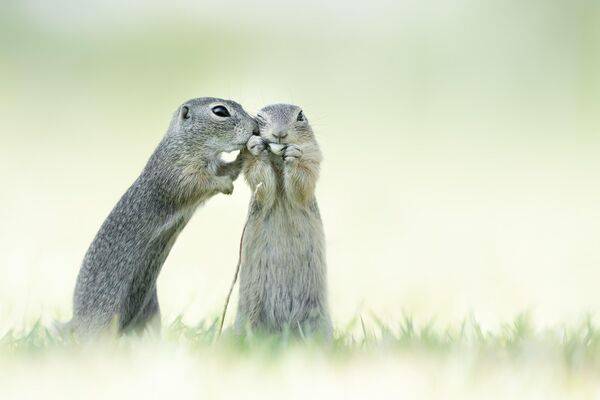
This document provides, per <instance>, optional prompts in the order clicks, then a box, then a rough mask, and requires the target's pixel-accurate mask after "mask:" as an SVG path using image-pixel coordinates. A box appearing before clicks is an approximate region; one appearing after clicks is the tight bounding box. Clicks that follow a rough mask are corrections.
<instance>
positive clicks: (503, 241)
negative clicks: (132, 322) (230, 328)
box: [0, 0, 600, 331]
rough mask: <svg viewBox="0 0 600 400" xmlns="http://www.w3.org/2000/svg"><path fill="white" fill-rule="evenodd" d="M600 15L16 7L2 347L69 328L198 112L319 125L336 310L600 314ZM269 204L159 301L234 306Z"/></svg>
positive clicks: (186, 307) (429, 4)
mask: <svg viewBox="0 0 600 400" xmlns="http://www.w3.org/2000/svg"><path fill="white" fill-rule="evenodd" d="M599 13H600V7H599V6H598V3H597V2H594V1H586V0H578V1H572V0H555V1H552V2H548V1H542V0H534V1H528V2H525V3H524V2H522V1H517V0H495V1H487V2H484V3H482V2H480V1H476V0H457V1H452V2H437V1H400V2H392V1H384V0H380V1H373V2H368V4H367V3H366V2H365V3H364V4H362V5H357V4H349V3H347V2H343V1H334V2H328V3H327V4H322V2H320V1H311V0H309V1H304V2H302V3H285V2H279V1H263V2H258V3H252V4H251V3H247V2H242V1H233V0H232V1H222V2H186V1H171V2H168V3H166V2H143V3H141V2H140V3H139V4H133V3H130V2H120V1H117V0H113V1H88V2H85V3H82V2H77V1H69V0H61V1H55V2H46V1H41V0H25V1H8V2H6V0H5V1H4V2H3V3H2V12H1V13H0V26H1V28H0V29H1V33H2V34H1V35H0V88H1V89H0V90H1V92H0V103H1V104H0V113H1V114H0V132H1V134H2V142H1V146H0V152H1V153H0V160H1V161H0V162H1V165H2V166H1V168H0V181H1V182H2V189H1V190H0V204H2V207H1V208H0V221H1V223H0V238H1V240H0V331H3V330H6V329H7V327H8V326H19V325H27V324H29V323H31V322H32V321H33V320H35V319H36V318H38V317H39V316H43V317H44V318H61V319H68V318H69V317H70V312H71V294H72V289H73V286H74V282H75V278H76V275H77V272H78V268H79V264H80V261H81V259H82V257H83V254H84V252H85V250H86V248H87V246H88V245H89V243H90V242H91V240H92V238H93V236H94V234H95V232H96V231H97V229H98V227H99V226H100V224H101V223H102V221H103V219H104V218H105V217H106V215H107V214H108V212H109V211H110V209H111V208H112V207H113V205H114V204H115V203H116V201H117V199H118V198H119V196H120V195H121V194H122V193H123V192H124V191H125V189H126V188H127V187H128V185H129V184H130V183H131V182H132V181H133V180H134V178H135V177H136V176H137V174H138V173H139V172H140V170H141V168H142V167H143V165H144V163H145V161H146V159H147V158H148V156H149V155H150V153H151V152H152V150H153V149H154V147H155V146H156V144H157V143H158V141H159V140H160V138H161V136H162V134H163V133H164V131H165V129H166V127H167V124H168V122H169V118H170V115H171V113H172V111H173V110H174V109H175V108H176V107H177V106H178V105H179V104H180V103H181V102H183V101H184V100H186V99H188V98H191V97H198V96H209V95H210V96H218V97H225V98H231V99H235V100H237V101H239V102H240V103H242V104H243V105H244V106H245V107H246V109H247V110H249V111H250V112H255V111H256V110H257V109H258V108H260V107H261V106H263V105H265V104H268V103H273V102H291V103H296V104H299V105H302V106H303V107H304V109H305V112H306V114H307V116H308V118H309V120H310V121H311V122H312V124H313V126H314V128H315V131H316V134H317V136H318V138H319V140H320V143H321V146H322V148H323V152H324V154H325V162H324V164H323V173H322V178H321V180H320V183H319V185H318V199H319V202H320V205H321V208H322V214H323V219H324V224H325V230H326V234H327V246H328V260H329V286H330V292H331V309H332V312H333V317H334V319H335V321H336V322H337V323H338V324H343V323H344V322H345V321H347V320H349V319H350V318H351V317H352V316H354V315H356V313H357V312H363V313H367V312H369V311H373V312H374V313H376V314H378V315H380V316H381V317H382V318H385V319H398V318H400V317H401V316H402V315H403V314H410V315H413V316H414V317H415V318H418V319H423V320H429V319H432V318H434V319H436V320H442V321H446V320H447V321H457V320H458V319H460V318H463V317H465V316H467V315H469V314H472V315H474V316H475V317H476V318H477V319H478V320H480V321H481V322H482V323H484V324H491V325H494V324H497V323H498V322H500V321H504V320H506V319H507V318H512V317H513V316H514V315H515V314H517V313H520V312H523V311H529V312H530V313H531V314H532V315H533V316H534V317H535V318H536V320H537V321H541V322H542V323H556V322H558V321H565V320H568V319H571V318H577V317H579V316H581V315H582V314H585V313H588V312H591V313H595V312H597V311H598V310H600V294H599V292H598V284H599V281H600V246H599V245H600V180H599V178H600V157H599V154H600V153H599V150H600V117H599V114H598V112H599V111H600V107H599V104H600V73H599V71H600V14H599ZM249 195H250V193H249V190H248V188H247V186H246V184H245V183H244V182H243V180H239V181H238V182H237V183H236V190H235V193H234V195H233V196H232V197H225V196H217V197H215V198H213V199H212V200H210V201H209V202H208V204H206V206H205V207H204V208H202V209H200V210H199V211H198V212H197V214H196V215H195V217H194V218H193V219H192V221H191V222H190V224H189V226H188V227H187V229H186V230H185V231H184V232H183V234H182V235H181V237H180V239H179V240H178V242H177V243H176V245H175V247H174V248H173V250H172V253H171V256H170V257H169V259H168V260H167V262H166V265H165V266H164V269H163V272H162V274H161V276H160V279H159V282H158V288H159V298H160V301H161V304H162V310H163V315H164V317H165V321H166V322H167V323H168V322H169V321H170V320H172V319H173V318H175V316H177V315H179V314H181V313H183V315H184V317H185V320H186V321H190V322H194V321H198V320H199V319H201V318H205V317H209V316H214V315H216V313H217V312H218V310H219V309H220V307H221V304H222V302H223V300H224V297H225V294H226V291H227V288H228V286H229V283H230V281H231V278H232V275H233V271H234V267H235V264H236V260H237V246H238V241H239V236H240V233H241V229H242V225H243V222H244V219H245V213H246V208H247V202H248V199H249Z"/></svg>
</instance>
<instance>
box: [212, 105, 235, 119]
mask: <svg viewBox="0 0 600 400" xmlns="http://www.w3.org/2000/svg"><path fill="white" fill-rule="evenodd" d="M212 112H213V114H215V115H218V116H219V117H223V118H226V117H231V114H229V111H228V110H227V109H226V108H225V107H223V106H215V107H213V108H212Z"/></svg>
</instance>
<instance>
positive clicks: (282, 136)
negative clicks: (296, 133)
mask: <svg viewBox="0 0 600 400" xmlns="http://www.w3.org/2000/svg"><path fill="white" fill-rule="evenodd" d="M287 135H288V134H287V132H286V131H279V132H273V136H275V137H276V138H278V139H283V138H284V137H286V136H287Z"/></svg>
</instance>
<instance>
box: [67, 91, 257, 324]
mask: <svg viewBox="0 0 600 400" xmlns="http://www.w3.org/2000/svg"><path fill="white" fill-rule="evenodd" d="M216 105H222V106H225V107H226V108H227V109H228V110H229V112H230V114H231V117H229V118H225V117H219V116H216V115H215V114H214V113H212V111H211V109H212V108H213V107H215V106H216ZM256 129H257V126H256V122H255V121H254V120H253V119H252V117H250V116H249V115H248V114H247V113H246V112H245V111H244V110H243V109H242V107H241V106H240V105H239V104H237V103H235V102H232V101H228V100H222V99H215V98H199V99H193V100H190V101H188V102H186V103H184V104H183V105H182V106H180V107H179V108H178V109H177V111H176V112H175V113H174V115H173V118H172V120H171V124H170V126H169V129H168V131H167V133H166V135H165V136H164V138H163V139H162V141H161V142H160V144H159V145H158V147H157V148H156V150H155V151H154V153H153V154H152V156H151V157H150V159H149V161H148V163H147V164H146V167H145V168H144V169H143V171H142V173H141V175H140V176H139V177H138V178H137V179H136V181H135V182H134V183H133V185H131V187H130V188H129V189H128V190H127V192H126V193H125V194H124V195H123V197H122V198H121V199H120V200H119V202H118V203H117V205H116V206H115V207H114V209H113V210H112V212H111V213H110V215H109V216H108V218H107V219H106V221H104V223H103V224H102V227H101V228H100V231H99V232H98V233H97V235H96V237H95V239H94V240H93V242H92V244H91V245H90V247H89V249H88V251H87V253H86V255H85V257H84V260H83V264H82V266H81V270H80V272H79V276H78V277H77V284H76V286H75V293H74V296H73V297H74V306H73V320H72V321H71V328H72V329H74V330H75V331H76V332H77V333H78V334H94V333H98V332H101V331H103V330H106V329H107V328H109V327H111V325H114V326H113V328H114V329H116V330H117V331H118V332H122V331H128V330H131V329H135V330H140V329H143V328H144V327H146V326H147V325H148V322H150V321H155V325H157V326H160V310H159V305H158V299H157V296H156V279H157V277H158V274H159V272H160V269H161V267H162V265H163V263H164V261H165V259H166V258H167V255H168V254H169V251H170V250H171V247H172V246H173V243H174V242H175V240H176V239H177V236H178V235H179V233H180V232H181V230H182V229H183V228H184V227H185V225H186V224H187V222H188V221H189V220H190V218H191V216H192V214H193V213H194V211H195V210H196V208H197V207H198V206H199V205H200V204H202V203H203V202H204V201H206V200H207V199H208V198H210V197H212V196H213V195H215V194H217V193H225V194H230V193H231V192H232V191H233V180H235V179H236V178H237V176H238V174H239V172H240V170H241V166H242V159H241V157H238V159H237V160H236V161H234V162H233V163H229V164H225V163H223V162H222V161H220V159H219V154H220V153H221V152H223V151H233V150H239V149H242V148H243V147H244V146H245V144H246V142H247V141H248V138H249V137H250V136H251V135H252V133H253V131H255V130H256Z"/></svg>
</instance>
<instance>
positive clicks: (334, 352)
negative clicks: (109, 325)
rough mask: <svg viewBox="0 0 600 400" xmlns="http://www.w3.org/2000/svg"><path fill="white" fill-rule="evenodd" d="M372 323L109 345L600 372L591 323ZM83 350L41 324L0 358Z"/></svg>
mask: <svg viewBox="0 0 600 400" xmlns="http://www.w3.org/2000/svg"><path fill="white" fill-rule="evenodd" d="M369 320H370V321H371V322H370V323H366V322H365V320H364V319H363V318H362V317H360V316H357V317H355V318H354V319H353V320H352V321H350V323H348V324H347V325H346V326H344V327H342V328H340V329H337V330H336V331H335V334H334V338H333V341H332V343H320V342H318V341H312V340H310V339H306V338H300V339H298V338H295V337H293V336H291V335H288V334H285V333H284V334H282V335H280V336H254V335H248V336H246V337H244V338H237V337H234V336H233V335H228V334H227V333H226V334H224V335H223V336H222V337H221V338H218V337H217V332H218V318H214V319H210V320H204V321H201V322H200V323H198V324H197V325H192V326H190V325H186V324H185V323H184V322H183V321H182V318H181V317H178V318H176V319H175V320H174V321H173V322H172V323H171V324H170V325H169V326H167V327H164V328H163V331H162V334H161V336H160V338H158V337H151V338H148V336H149V335H142V336H139V335H133V334H132V335H127V336H123V337H121V338H113V339H111V342H112V343H113V344H115V345H118V346H120V347H121V348H128V347H130V346H132V345H133V344H134V343H136V342H140V341H148V340H150V341H157V342H160V343H167V344H172V345H175V346H184V347H186V348H188V349H191V350H195V351H203V350H207V349H211V350H216V351H217V352H224V353H227V354H229V355H232V354H235V355H236V356H239V357H248V356H252V355H255V354H256V355H258V354H263V355H264V354H268V355H269V356H270V357H273V358H275V359H276V358H277V357H279V356H282V355H285V353H286V352H287V351H289V350H290V349H294V350H297V349H306V350H309V351H318V352H319V353H320V354H325V355H326V356H328V357H331V358H332V359H344V358H348V357H353V356H356V355H368V354H374V355H376V354H379V353H386V354H388V355H398V356H402V354H407V353H418V354H428V355H431V356H435V357H444V356H449V355H452V354H456V353H469V354H471V355H472V356H475V357H476V358H489V357H492V358H495V359H499V360H502V359H503V360H508V361H511V360H512V361H523V360H530V361H531V360H533V361H536V360H537V361H543V360H546V359H548V357H551V358H553V359H554V360H555V361H560V362H561V363H562V364H563V366H564V367H566V368H567V369H569V370H576V369H579V368H584V367H593V368H600V327H599V326H597V325H596V324H594V322H593V321H592V318H590V317H588V318H586V319H585V320H584V321H583V322H582V323H581V324H579V325H578V326H574V327H556V328H547V329H536V328H535V327H534V326H533V324H532V322H531V319H530V318H529V316H528V315H527V314H522V315H519V316H517V317H516V318H515V319H514V320H513V321H512V322H510V323H506V324H504V325H503V326H502V328H501V329H500V330H498V331H496V332H493V331H486V330H483V329H482V328H481V326H480V325H479V324H478V323H477V321H475V320H474V319H472V318H469V319H466V320H464V321H463V322H462V323H461V324H459V325H458V326H452V327H438V326H436V324H435V323H434V322H430V323H426V324H423V325H420V326H417V324H415V322H414V321H413V319H412V318H411V317H405V318H404V319H403V320H401V321H400V322H399V323H396V324H389V323H386V322H384V321H382V320H380V319H379V318H377V317H376V316H371V317H370V318H369ZM150 336H151V335H150ZM81 346H82V344H81V343H79V342H78V341H77V340H75V339H74V338H68V337H62V336H60V335H57V334H55V333H53V330H52V329H51V328H49V327H47V326H44V325H43V324H42V323H40V322H39V321H38V322H36V323H35V324H34V325H33V327H32V328H30V329H28V330H26V331H15V330H10V331H8V332H7V333H6V334H5V335H4V336H3V337H2V338H1V339H0V357H2V356H3V355H9V354H10V355H24V354H33V353H37V354H39V353H43V352H46V351H52V350H56V349H77V348H79V347H81Z"/></svg>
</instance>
